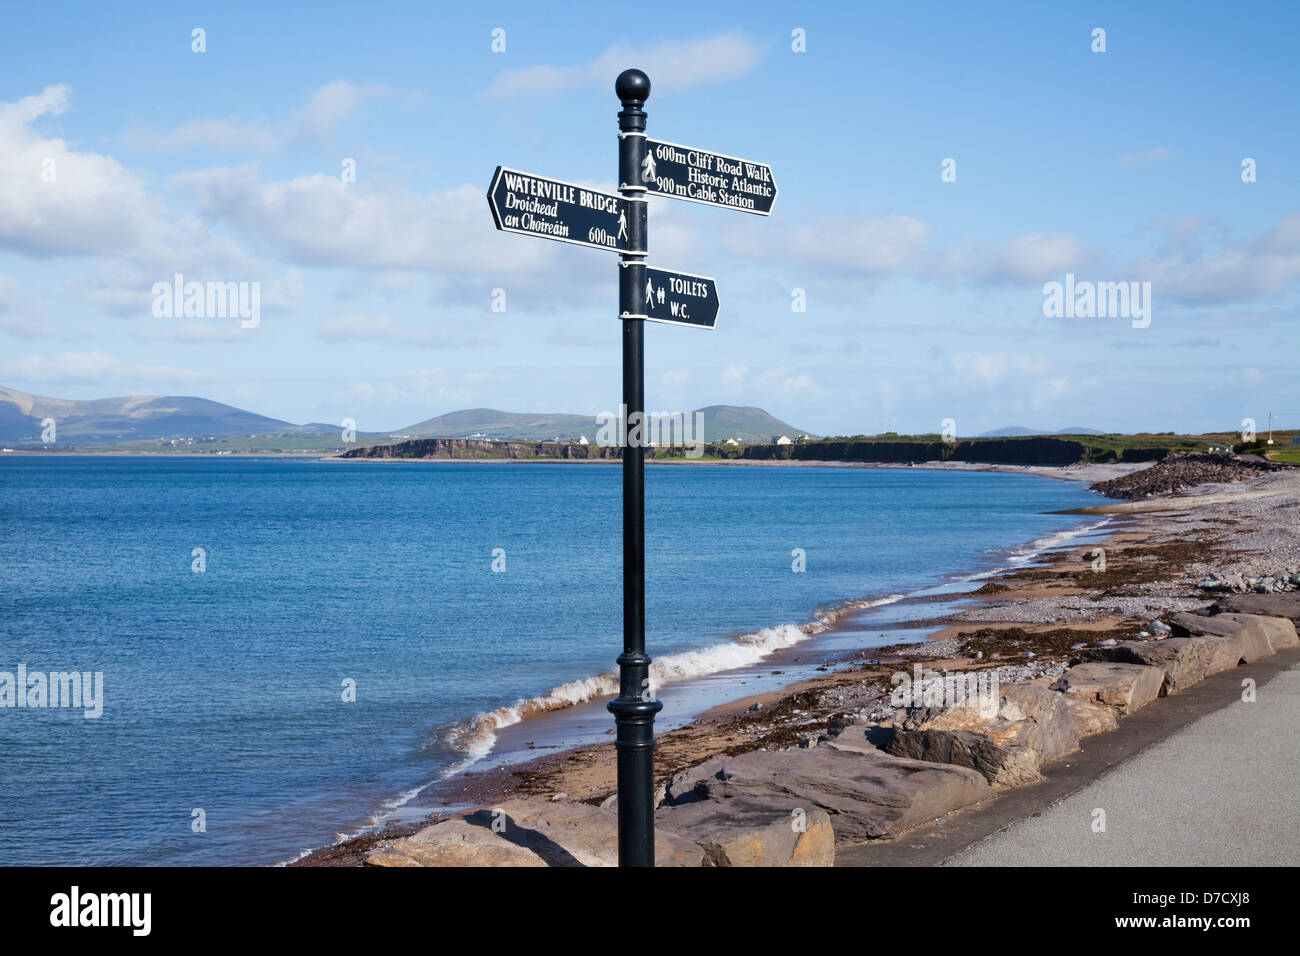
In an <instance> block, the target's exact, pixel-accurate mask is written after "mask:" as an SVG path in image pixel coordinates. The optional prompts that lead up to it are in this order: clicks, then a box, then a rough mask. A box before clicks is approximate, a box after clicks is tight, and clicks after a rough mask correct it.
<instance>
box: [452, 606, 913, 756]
mask: <svg viewBox="0 0 1300 956" xmlns="http://www.w3.org/2000/svg"><path fill="white" fill-rule="evenodd" d="M904 596H905V595H902V594H891V595H888V596H887V597H882V598H873V599H867V600H860V601H846V602H844V603H843V604H837V605H835V606H833V607H830V608H824V609H822V610H819V611H818V612H817V613H816V614H815V615H814V616H813V619H812V620H811V621H809V622H807V623H806V624H778V625H776V626H774V627H765V628H763V629H762V630H759V631H755V632H754V633H752V634H744V635H741V636H740V637H738V638H736V639H735V640H733V641H728V642H727V643H725V644H716V645H714V646H712V647H702V648H698V649H696V650H690V651H681V652H680V653H677V654H668V655H666V656H664V657H660V658H657V659H655V660H654V661H653V662H652V663H651V664H650V679H651V682H652V683H653V684H654V685H656V686H658V685H660V684H667V683H671V682H673V681H682V680H689V679H690V678H693V677H703V676H704V675H706V674H716V673H719V672H720V671H729V670H734V669H735V668H737V667H746V666H749V665H751V664H756V663H758V662H759V661H761V660H762V659H763V658H765V657H767V656H768V655H769V654H772V653H774V652H775V651H779V650H783V649H785V648H787V647H793V646H794V645H795V644H798V643H799V642H800V641H804V640H807V639H808V638H810V637H812V636H813V635H815V634H820V633H822V632H823V631H825V630H827V629H828V628H830V627H832V626H834V624H835V623H836V622H837V621H839V620H840V619H841V618H843V617H844V616H845V615H848V614H852V613H854V612H855V611H861V610H865V609H867V608H872V607H880V606H882V605H885V604H893V603H894V602H895V601H901V600H902V599H903V597H904ZM617 693H618V672H617V671H607V672H606V673H604V674H597V675H596V676H594V677H583V678H579V679H578V680H571V681H568V682H567V683H564V684H561V685H559V686H558V687H553V688H551V689H550V690H549V691H547V692H546V693H545V694H541V695H539V696H537V697H529V698H528V699H527V700H520V701H516V702H515V703H513V704H511V705H509V706H507V707H498V708H497V709H496V710H490V711H488V712H487V713H483V714H479V715H478V716H477V717H475V718H473V719H472V720H469V721H466V722H465V723H461V724H457V725H456V726H455V727H453V728H452V729H451V730H450V731H449V732H448V733H447V737H446V740H447V743H448V744H450V745H451V746H453V747H455V748H456V749H457V750H459V751H461V752H462V753H464V754H465V757H466V759H464V760H462V761H460V762H459V763H457V764H456V765H455V766H454V767H451V768H449V769H448V771H447V773H446V775H447V776H451V775H453V774H456V773H459V772H461V771H462V770H464V769H465V768H466V767H467V766H469V765H470V764H472V763H474V762H475V761H477V760H479V759H481V758H483V757H485V756H487V755H488V754H489V753H491V752H492V747H493V746H494V745H495V744H496V740H497V731H498V730H501V729H503V728H505V727H511V726H513V725H514V724H518V723H521V722H522V721H525V720H527V719H528V718H530V717H535V716H537V715H538V714H545V713H548V712H550V711H553V710H562V709H564V708H566V707H573V706H575V705H577V704H582V703H585V702H586V701H589V700H593V699H594V698H597V697H613V696H614V695H615V694H617Z"/></svg>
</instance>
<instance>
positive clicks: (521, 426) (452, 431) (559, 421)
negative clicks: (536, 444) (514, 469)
mask: <svg viewBox="0 0 1300 956" xmlns="http://www.w3.org/2000/svg"><path fill="white" fill-rule="evenodd" d="M596 428H597V425H596V419H595V417H594V416H591V415H563V414H546V413H539V414H527V413H520V412H501V411H497V410H496V409H495V408H465V409H462V410H461V411H458V412H448V413H447V414H445V415H439V416H437V417H436V418H429V419H426V420H425V421H422V422H417V423H416V424H414V425H408V426H407V427H406V428H399V429H397V431H398V432H399V433H401V434H403V435H410V436H412V437H414V438H469V437H471V436H473V437H475V438H497V439H500V440H502V441H546V440H548V439H551V438H556V437H559V438H577V437H578V436H579V435H586V436H587V438H588V439H590V440H592V441H594V440H595V438H596Z"/></svg>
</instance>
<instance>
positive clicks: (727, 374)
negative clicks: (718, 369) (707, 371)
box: [718, 365, 749, 395]
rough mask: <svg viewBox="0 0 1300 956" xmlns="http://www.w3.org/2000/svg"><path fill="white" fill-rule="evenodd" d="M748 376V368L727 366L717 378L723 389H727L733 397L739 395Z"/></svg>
mask: <svg viewBox="0 0 1300 956" xmlns="http://www.w3.org/2000/svg"><path fill="white" fill-rule="evenodd" d="M748 375H749V368H748V367H747V366H744V365H728V366H727V367H726V368H724V369H723V370H722V374H721V375H719V376H718V378H719V380H720V381H721V382H722V384H723V387H725V388H726V389H728V390H729V391H730V392H731V393H732V394H733V395H739V394H740V393H741V392H742V391H743V390H744V388H745V379H746V378H747V377H748Z"/></svg>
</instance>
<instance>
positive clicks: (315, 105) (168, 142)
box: [121, 80, 392, 153]
mask: <svg viewBox="0 0 1300 956" xmlns="http://www.w3.org/2000/svg"><path fill="white" fill-rule="evenodd" d="M391 93H392V91H391V90H390V89H389V88H388V87H386V86H382V85H380V84H368V85H366V86H357V85H355V84H353V83H349V82H347V81H346V80H334V81H333V82H331V83H326V84H325V85H324V86H322V87H320V88H319V89H317V90H316V91H315V92H314V93H313V94H312V96H311V99H309V100H308V101H307V104H306V105H305V106H304V107H303V108H302V109H301V110H299V111H298V112H297V113H296V114H295V115H294V116H293V117H292V118H290V119H289V120H288V121H287V122H282V123H278V124H272V123H270V122H268V121H266V120H264V119H242V118H239V117H230V118H227V119H198V120H190V121H188V122H186V123H182V124H181V125H180V126H178V127H176V128H174V129H170V130H157V129H134V130H131V131H129V132H127V133H124V134H123V135H122V137H121V142H122V145H124V146H126V147H127V148H129V149H136V150H140V151H142V152H154V153H182V152H189V151H191V150H203V151H204V152H207V153H212V152H219V153H261V152H269V151H273V150H276V149H279V148H280V147H282V146H283V145H285V144H286V143H289V142H293V141H295V140H314V141H327V140H328V139H329V138H330V137H331V136H332V135H333V134H334V131H335V130H336V129H337V128H338V127H339V126H340V125H341V124H342V123H343V122H344V121H345V120H347V119H348V118H349V117H350V116H352V114H353V113H355V112H356V109H357V107H358V106H360V105H361V104H362V103H364V102H365V101H366V100H371V99H376V98H379V97H383V96H388V95H390V94H391Z"/></svg>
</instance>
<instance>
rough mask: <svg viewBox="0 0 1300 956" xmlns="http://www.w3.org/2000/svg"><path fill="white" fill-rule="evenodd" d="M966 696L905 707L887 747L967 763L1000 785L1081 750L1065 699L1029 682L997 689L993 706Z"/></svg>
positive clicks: (1028, 779)
mask: <svg viewBox="0 0 1300 956" xmlns="http://www.w3.org/2000/svg"><path fill="white" fill-rule="evenodd" d="M988 703H989V702H986V701H982V700H973V699H967V700H965V701H963V702H962V703H960V704H958V705H956V706H952V707H947V708H943V707H937V706H933V705H931V706H924V707H908V708H903V709H902V710H899V711H898V712H897V713H896V715H895V718H894V727H895V730H894V736H893V739H892V740H890V741H889V743H888V744H887V745H886V747H885V749H886V751H887V752H888V753H890V754H893V755H894V756H897V757H906V758H910V759H913V760H931V761H935V762H937V763H951V764H956V765H957V766H959V767H970V768H971V769H973V770H976V771H978V772H979V773H980V774H982V775H983V776H984V778H985V779H986V780H988V781H989V783H991V784H993V785H995V786H998V787H1016V786H1021V785H1022V784H1026V783H1035V782H1037V781H1039V780H1041V779H1042V774H1041V773H1040V772H1039V768H1040V767H1041V766H1042V765H1043V764H1044V763H1045V762H1047V761H1048V760H1052V759H1053V758H1056V757H1060V756H1062V755H1064V754H1067V753H1070V752H1071V751H1074V750H1077V749H1078V748H1079V729H1078V726H1077V724H1076V723H1075V720H1074V716H1073V715H1072V714H1071V712H1070V707H1069V704H1068V702H1067V701H1066V700H1065V699H1064V698H1063V697H1062V696H1061V695H1060V694H1056V693H1053V692H1052V691H1051V690H1049V689H1048V687H1047V686H1046V684H1044V683H1042V682H1039V681H1030V682H1027V683H1023V684H1009V685H1007V686H1004V687H1001V688H999V689H998V697H997V701H996V706H995V707H990V706H987V704H988Z"/></svg>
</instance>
